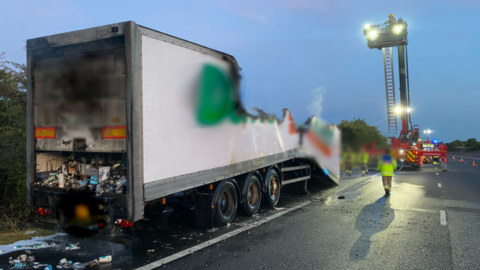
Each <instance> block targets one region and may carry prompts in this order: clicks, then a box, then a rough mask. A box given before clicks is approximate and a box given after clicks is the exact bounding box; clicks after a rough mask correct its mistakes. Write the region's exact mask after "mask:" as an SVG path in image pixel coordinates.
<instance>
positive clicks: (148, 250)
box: [147, 249, 155, 253]
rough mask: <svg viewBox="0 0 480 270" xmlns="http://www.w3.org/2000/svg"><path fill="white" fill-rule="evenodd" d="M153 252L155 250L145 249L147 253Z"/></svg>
mask: <svg viewBox="0 0 480 270" xmlns="http://www.w3.org/2000/svg"><path fill="white" fill-rule="evenodd" d="M151 252H155V249H147V253H151Z"/></svg>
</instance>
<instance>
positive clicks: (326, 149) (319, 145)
mask: <svg viewBox="0 0 480 270" xmlns="http://www.w3.org/2000/svg"><path fill="white" fill-rule="evenodd" d="M306 136H307V138H308V140H309V141H310V142H311V143H312V144H313V145H315V147H317V149H318V150H320V152H322V153H324V154H325V155H326V156H327V157H329V156H330V155H331V154H332V153H331V150H330V148H329V147H328V146H327V145H325V143H323V142H322V140H321V139H319V138H318V137H317V136H316V135H315V133H313V132H312V131H308V132H307V134H306Z"/></svg>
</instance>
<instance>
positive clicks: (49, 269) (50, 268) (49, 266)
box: [44, 265, 53, 270]
mask: <svg viewBox="0 0 480 270" xmlns="http://www.w3.org/2000/svg"><path fill="white" fill-rule="evenodd" d="M44 270H53V268H52V266H51V265H48V266H46V267H45V268H44Z"/></svg>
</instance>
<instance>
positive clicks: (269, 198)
mask: <svg viewBox="0 0 480 270" xmlns="http://www.w3.org/2000/svg"><path fill="white" fill-rule="evenodd" d="M280 187H281V186H280V177H279V176H278V173H277V171H276V170H275V169H270V170H268V172H267V176H266V177H265V186H264V191H263V196H264V200H265V201H266V202H267V203H268V205H270V206H271V207H275V206H276V205H277V203H278V200H280Z"/></svg>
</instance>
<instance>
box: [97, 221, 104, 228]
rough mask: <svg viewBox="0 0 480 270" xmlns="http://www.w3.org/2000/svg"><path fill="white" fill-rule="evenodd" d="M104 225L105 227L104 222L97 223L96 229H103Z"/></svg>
mask: <svg viewBox="0 0 480 270" xmlns="http://www.w3.org/2000/svg"><path fill="white" fill-rule="evenodd" d="M105 225H106V224H105V221H103V220H100V221H98V228H100V229H103V228H105Z"/></svg>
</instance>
